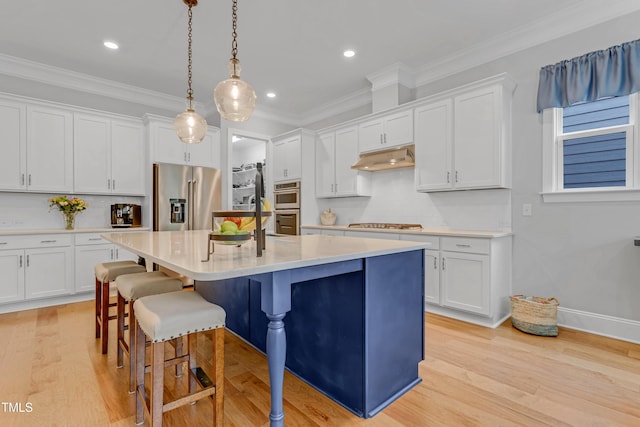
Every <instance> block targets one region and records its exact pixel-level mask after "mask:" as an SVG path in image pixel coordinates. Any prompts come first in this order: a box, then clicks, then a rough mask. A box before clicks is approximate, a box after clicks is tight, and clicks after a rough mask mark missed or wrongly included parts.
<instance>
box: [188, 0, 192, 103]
mask: <svg viewBox="0 0 640 427" xmlns="http://www.w3.org/2000/svg"><path fill="white" fill-rule="evenodd" d="M191 7H192V6H191V3H189V32H188V36H187V41H188V45H189V47H188V49H187V55H188V57H189V60H188V63H189V65H187V75H188V76H189V77H188V78H187V85H188V89H187V99H188V100H189V109H192V106H191V102H192V101H193V89H191V56H192V55H191V40H192V38H191V34H192V32H191V21H192V19H193V12H192V11H191Z"/></svg>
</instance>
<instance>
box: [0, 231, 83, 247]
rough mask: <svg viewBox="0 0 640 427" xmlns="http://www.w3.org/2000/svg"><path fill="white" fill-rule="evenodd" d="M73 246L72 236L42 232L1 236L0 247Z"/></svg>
mask: <svg viewBox="0 0 640 427" xmlns="http://www.w3.org/2000/svg"><path fill="white" fill-rule="evenodd" d="M58 246H71V236H65V235H62V234H42V235H37V236H3V237H0V249H26V248H48V247H58Z"/></svg>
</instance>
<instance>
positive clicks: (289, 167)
mask: <svg viewBox="0 0 640 427" xmlns="http://www.w3.org/2000/svg"><path fill="white" fill-rule="evenodd" d="M286 159H287V162H286V168H285V175H286V178H287V179H288V180H293V179H300V177H302V139H301V138H300V137H299V136H296V137H295V138H291V139H288V140H287V143H286Z"/></svg>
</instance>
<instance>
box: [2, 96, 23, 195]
mask: <svg viewBox="0 0 640 427" xmlns="http://www.w3.org/2000/svg"><path fill="white" fill-rule="evenodd" d="M26 115H27V110H26V106H25V104H23V103H19V102H13V101H9V100H0V141H2V156H0V189H3V190H25V189H26V173H27V172H26V170H27V152H26V150H27V125H26Z"/></svg>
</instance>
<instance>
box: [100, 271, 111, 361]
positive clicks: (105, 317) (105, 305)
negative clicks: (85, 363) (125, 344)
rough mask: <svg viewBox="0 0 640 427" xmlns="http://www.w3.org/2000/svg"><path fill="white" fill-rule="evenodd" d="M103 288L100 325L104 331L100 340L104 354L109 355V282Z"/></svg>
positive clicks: (104, 283) (103, 284)
mask: <svg viewBox="0 0 640 427" xmlns="http://www.w3.org/2000/svg"><path fill="white" fill-rule="evenodd" d="M101 287H102V292H101V298H100V302H101V308H100V325H101V326H102V330H101V332H100V333H101V337H100V338H101V341H102V354H107V348H108V345H109V282H103V283H102V286H101Z"/></svg>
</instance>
